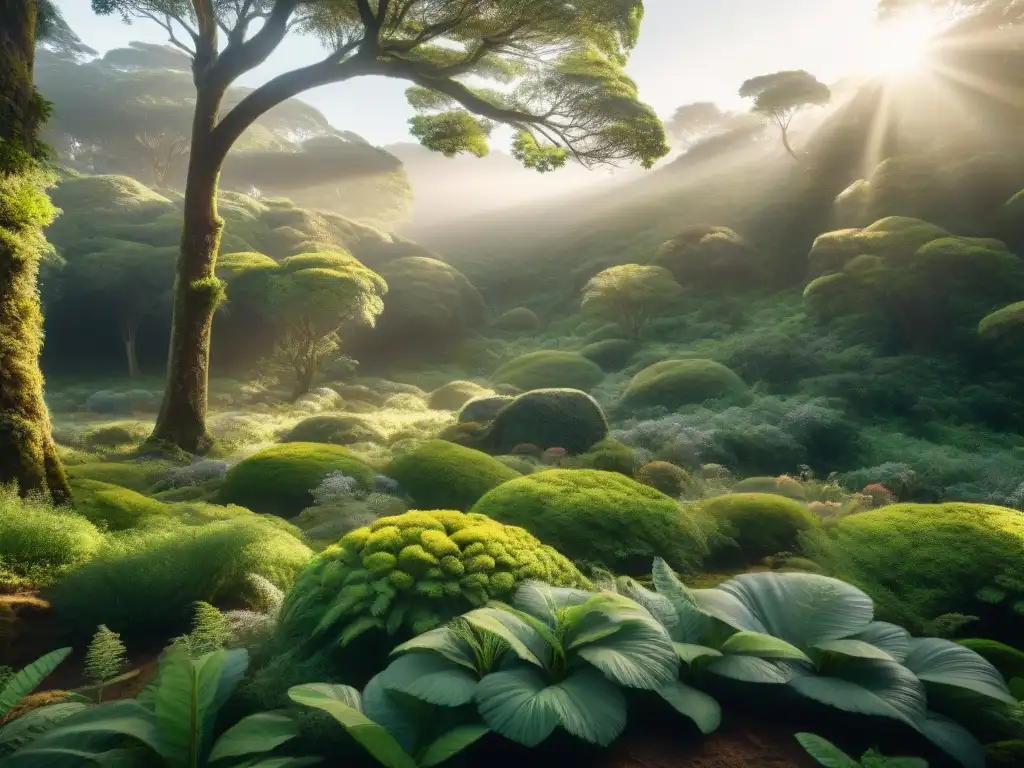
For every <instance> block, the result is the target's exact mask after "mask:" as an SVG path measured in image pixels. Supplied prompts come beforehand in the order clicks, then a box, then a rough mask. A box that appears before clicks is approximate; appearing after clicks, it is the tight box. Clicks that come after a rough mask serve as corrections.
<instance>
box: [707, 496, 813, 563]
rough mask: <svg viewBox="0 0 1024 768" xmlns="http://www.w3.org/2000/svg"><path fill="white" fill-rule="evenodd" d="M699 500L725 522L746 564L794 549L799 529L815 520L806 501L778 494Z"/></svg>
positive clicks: (726, 531) (719, 519)
mask: <svg viewBox="0 0 1024 768" xmlns="http://www.w3.org/2000/svg"><path fill="white" fill-rule="evenodd" d="M699 504H700V508H701V510H703V511H704V512H705V513H707V514H709V515H711V517H713V518H714V519H715V520H716V521H717V522H718V523H720V524H721V531H722V533H724V534H725V535H726V536H729V537H730V538H732V539H733V540H734V541H735V542H736V544H737V545H738V546H739V552H740V554H741V555H742V557H743V560H744V561H745V563H746V564H751V563H756V562H757V561H758V560H760V559H761V558H763V557H765V556H766V555H774V554H776V553H778V552H792V551H793V550H795V549H796V548H797V536H798V535H799V533H800V532H801V531H805V530H807V529H809V528H810V527H811V526H812V525H813V523H814V518H813V517H811V513H810V512H809V511H808V510H807V507H805V506H804V505H803V504H800V503H799V502H797V501H793V500H792V499H787V498H785V497H783V496H777V495H775V494H768V493H729V494H726V495H724V496H715V497H713V498H710V499H706V500H704V501H702V502H699Z"/></svg>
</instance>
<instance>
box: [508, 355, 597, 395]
mask: <svg viewBox="0 0 1024 768" xmlns="http://www.w3.org/2000/svg"><path fill="white" fill-rule="evenodd" d="M603 378H604V372H603V371H602V370H601V369H600V367H598V365H597V364H596V363H593V362H591V361H590V360H588V359H587V358H585V357H583V356H582V355H579V354H577V353H575V352H561V351H558V350H553V349H546V350H541V351H539V352H530V353H529V354H526V355H520V356H519V357H516V358H513V359H512V360H509V361H508V362H507V363H505V364H504V365H502V366H501V367H500V368H499V369H498V370H497V371H495V372H494V376H493V379H494V381H496V382H497V383H499V384H511V385H512V386H514V387H518V388H519V389H523V390H531V389H547V388H551V387H569V388H572V389H582V390H588V389H590V388H591V387H593V386H595V385H596V384H597V383H598V382H600V381H601V379H603Z"/></svg>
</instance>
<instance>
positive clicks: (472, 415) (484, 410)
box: [459, 395, 515, 424]
mask: <svg viewBox="0 0 1024 768" xmlns="http://www.w3.org/2000/svg"><path fill="white" fill-rule="evenodd" d="M513 400H515V398H514V397H512V396H511V395H484V396H482V397H474V398H473V399H472V400H467V401H466V403H465V404H464V405H463V406H462V408H461V409H459V423H460V424H465V423H467V422H477V423H478V424H482V423H486V422H488V421H494V418H495V417H496V416H497V415H498V412H499V411H501V409H502V408H504V407H505V406H506V405H508V404H509V403H511V402H512V401H513Z"/></svg>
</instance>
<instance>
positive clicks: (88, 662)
mask: <svg viewBox="0 0 1024 768" xmlns="http://www.w3.org/2000/svg"><path fill="white" fill-rule="evenodd" d="M125 652H126V649H125V647H124V643H122V642H121V636H120V635H119V634H117V632H111V631H110V630H109V629H107V626H106V625H105V624H100V625H99V627H98V628H97V629H96V634H95V635H93V636H92V640H91V641H89V647H88V648H87V649H86V651H85V675H86V677H88V678H89V680H90V681H92V683H93V684H94V685H95V686H96V703H97V704H99V703H102V702H103V689H104V688H105V687H106V685H107V684H108V683H109V682H110V681H111V680H113V679H114V678H115V677H117V676H118V675H119V674H121V671H122V670H123V669H124V667H125V665H126V664H127V663H128V659H127V657H126V656H125Z"/></svg>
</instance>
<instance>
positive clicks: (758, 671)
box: [707, 656, 791, 684]
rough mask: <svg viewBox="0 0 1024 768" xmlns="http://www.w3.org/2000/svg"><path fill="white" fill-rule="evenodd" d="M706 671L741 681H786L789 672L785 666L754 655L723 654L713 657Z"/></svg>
mask: <svg viewBox="0 0 1024 768" xmlns="http://www.w3.org/2000/svg"><path fill="white" fill-rule="evenodd" d="M707 671H708V672H711V673H713V674H715V675H720V676H721V677H727V678H729V679H730V680H739V681H740V682H743V683H765V684H779V683H788V682H789V680H790V678H791V674H790V673H789V671H788V668H787V667H782V666H780V665H778V664H773V663H772V662H770V661H767V660H765V659H759V658H757V657H756V656H723V657H722V658H720V659H713V660H712V661H710V662H709V663H708V665H707Z"/></svg>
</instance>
